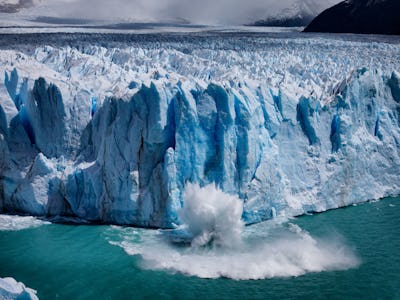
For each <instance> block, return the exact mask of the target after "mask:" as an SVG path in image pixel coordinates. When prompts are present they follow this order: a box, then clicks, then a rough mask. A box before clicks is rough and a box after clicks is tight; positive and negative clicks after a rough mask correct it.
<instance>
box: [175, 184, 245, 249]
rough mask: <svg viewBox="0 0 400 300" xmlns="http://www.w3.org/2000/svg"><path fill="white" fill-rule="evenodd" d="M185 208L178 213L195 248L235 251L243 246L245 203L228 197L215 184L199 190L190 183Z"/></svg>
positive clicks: (230, 196) (186, 193) (186, 192)
mask: <svg viewBox="0 0 400 300" xmlns="http://www.w3.org/2000/svg"><path fill="white" fill-rule="evenodd" d="M183 199H184V204H183V208H182V209H181V210H180V211H179V217H180V219H181V222H182V223H183V227H184V228H185V229H186V230H187V231H188V232H189V233H190V234H191V235H192V236H193V240H192V243H191V244H192V246H204V245H207V244H209V243H211V242H212V243H213V244H214V245H219V246H224V247H232V246H234V245H237V244H238V243H239V242H240V238H241V233H242V231H243V228H244V223H243V221H242V220H241V216H242V213H243V202H242V201H241V200H240V199H239V198H238V197H236V196H233V195H229V194H226V193H224V192H222V191H221V190H220V189H218V188H217V187H216V186H215V184H210V185H207V186H204V187H200V186H199V185H198V184H192V183H188V184H187V185H186V187H185V190H184V191H183Z"/></svg>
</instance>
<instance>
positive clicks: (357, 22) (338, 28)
mask: <svg viewBox="0 0 400 300" xmlns="http://www.w3.org/2000/svg"><path fill="white" fill-rule="evenodd" d="M304 31H305V32H335V33H364V34H391V35H400V1H399V0H348V1H343V2H341V3H339V4H337V5H335V6H333V7H331V8H328V9H327V10H325V11H323V12H322V13H321V14H319V15H318V16H317V17H316V18H315V19H314V20H313V21H312V22H311V23H310V25H308V26H307V27H306V28H305V30H304Z"/></svg>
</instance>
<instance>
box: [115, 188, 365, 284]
mask: <svg viewBox="0 0 400 300" xmlns="http://www.w3.org/2000/svg"><path fill="white" fill-rule="evenodd" d="M184 199H185V205H184V208H183V209H182V211H181V212H180V213H179V216H180V218H181V220H182V222H183V223H184V225H183V228H184V229H186V230H187V232H189V235H190V236H191V237H192V240H191V246H184V247H182V245H179V244H178V245H177V244H176V243H173V242H171V239H169V238H166V237H170V235H169V234H166V233H170V232H168V231H167V232H166V231H162V230H158V231H154V230H145V229H134V228H118V227H113V228H111V229H110V233H109V235H108V237H107V238H108V240H109V242H110V243H111V244H113V245H117V246H120V247H122V248H123V249H124V250H125V252H126V253H127V254H129V255H135V256H139V257H140V266H141V267H142V268H144V269H150V270H165V271H169V272H172V273H182V274H186V275H189V276H197V277H200V278H220V277H224V278H231V279H235V280H248V279H265V278H273V277H290V276H300V275H303V274H306V273H310V272H322V271H330V270H345V269H349V268H353V267H356V266H358V265H359V263H360V261H359V259H358V258H357V256H356V255H355V253H354V251H353V250H352V249H351V247H349V246H347V245H346V243H345V241H344V240H343V238H341V237H340V236H339V235H337V234H335V233H331V234H329V235H325V236H324V237H323V238H314V237H313V236H312V235H311V234H310V233H308V232H307V231H305V230H303V229H302V228H300V227H299V226H298V225H296V224H294V223H293V222H291V221H290V220H283V219H279V218H278V219H275V220H272V221H268V222H264V223H260V224H257V225H253V226H249V227H244V225H243V222H242V221H241V219H240V216H241V213H242V203H241V201H240V200H239V199H238V198H237V197H235V196H231V195H227V194H224V193H223V192H222V191H220V190H219V189H218V188H216V187H215V186H214V185H211V186H206V187H203V188H201V187H199V186H198V185H191V184H189V185H188V186H187V187H186V188H185V191H184ZM181 229H182V228H181ZM177 232H178V233H177V234H179V231H177Z"/></svg>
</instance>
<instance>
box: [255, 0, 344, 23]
mask: <svg viewBox="0 0 400 300" xmlns="http://www.w3.org/2000/svg"><path fill="white" fill-rule="evenodd" d="M335 3H337V1H336V0H328V1H323V2H322V3H321V1H318V0H298V1H295V2H294V3H293V4H292V5H291V6H289V7H287V8H285V9H283V10H282V11H281V12H279V13H277V14H275V15H273V16H270V17H267V18H266V19H263V20H258V21H256V22H254V23H253V24H251V25H254V26H278V27H301V26H307V25H308V24H310V22H311V21H312V20H313V19H314V18H315V17H316V16H317V15H318V14H319V13H320V12H321V11H323V10H324V9H325V8H327V7H329V6H330V5H333V4H335Z"/></svg>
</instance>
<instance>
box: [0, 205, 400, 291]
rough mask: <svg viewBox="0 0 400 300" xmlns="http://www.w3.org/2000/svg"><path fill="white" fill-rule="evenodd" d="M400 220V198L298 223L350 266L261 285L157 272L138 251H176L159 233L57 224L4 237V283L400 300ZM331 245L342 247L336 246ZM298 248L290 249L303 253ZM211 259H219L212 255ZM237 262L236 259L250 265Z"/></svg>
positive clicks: (0, 263) (0, 264) (0, 243)
mask: <svg viewBox="0 0 400 300" xmlns="http://www.w3.org/2000/svg"><path fill="white" fill-rule="evenodd" d="M399 216H400V198H390V199H384V200H382V201H379V202H374V203H366V204H363V205H359V206H353V207H348V208H345V209H338V210H334V211H329V212H326V213H322V214H318V215H313V216H304V217H300V218H296V219H294V220H291V221H290V222H289V224H291V225H290V226H289V227H290V228H292V227H293V226H295V228H301V229H302V230H303V231H304V232H306V233H307V234H308V235H309V236H312V237H313V238H315V239H317V240H321V241H325V244H326V245H327V246H326V245H325V246H326V247H331V246H332V247H333V248H331V250H332V251H333V252H334V253H335V251H338V252H337V253H338V254H337V255H338V257H340V256H344V257H345V258H346V257H347V258H349V257H348V256H350V258H349V260H344V265H342V266H341V267H338V268H336V267H337V266H336V265H335V264H334V267H333V268H332V269H331V268H330V267H327V268H326V269H327V270H326V271H322V272H307V273H306V274H304V275H302V276H297V277H293V276H289V277H274V276H267V277H272V278H268V279H262V280H232V279H229V278H218V279H202V278H199V277H197V276H188V275H184V274H181V273H180V272H179V270H180V268H179V267H177V268H175V269H174V268H173V267H172V268H171V265H173V263H172V264H171V265H169V266H167V267H165V266H164V264H163V261H158V263H159V264H158V265H157V264H152V263H151V259H152V257H150V260H149V261H146V259H144V256H146V251H147V250H146V249H147V248H144V249H142V248H140V247H139V248H140V249H136V248H135V245H139V246H140V245H146V244H148V246H149V247H150V246H151V247H153V249H155V251H156V252H157V251H158V253H159V254H160V256H161V257H162V256H163V254H164V253H163V251H165V250H166V249H169V248H166V246H165V245H163V244H162V243H163V242H162V239H159V237H157V236H158V235H159V234H157V233H156V232H155V231H149V230H138V229H131V228H118V227H113V226H76V225H56V224H50V225H43V226H40V227H37V228H31V229H25V230H20V231H0V277H8V276H10V277H14V278H16V279H17V280H18V281H22V282H24V283H25V285H26V286H28V287H30V288H33V289H36V290H37V291H38V296H39V298H40V299H204V298H206V299H311V298H312V299H400V252H399V251H400V235H399V233H400V222H399ZM262 226H264V225H262ZM265 226H267V227H268V225H265ZM279 226H283V228H287V227H288V226H287V224H283V225H274V226H272V227H271V226H269V227H268V228H269V230H270V231H271V232H269V233H266V234H265V235H266V236H268V235H271V234H272V235H274V234H273V232H276V233H278V234H275V235H279V234H280V232H281V231H282V230H283V229H280V227H279ZM267 227H260V228H261V231H263V232H264V233H265V230H266V229H265V228H267ZM254 228H256V229H254ZM271 228H272V229H271ZM249 230H250V231H251V230H259V229H257V227H253V229H251V227H250V229H249ZM285 230H286V229H285ZM285 230H283V231H282V232H285ZM284 234H286V233H284ZM332 239H334V240H336V241H335V242H332V243H330V242H329V241H330V240H332ZM148 240H151V241H152V242H150V243H149V242H148ZM288 240H290V238H288ZM165 243H167V242H165ZM296 243H297V242H294V244H293V243H283V245H287V246H288V247H292V246H293V245H294V246H296V245H300V246H301V245H303V244H301V243H300V244H296ZM318 245H319V244H318ZM321 245H322V244H321ZM129 246H131V248H129ZM132 247H133V248H132ZM171 247H172V246H171ZM173 247H178V248H179V247H180V248H185V247H182V246H173ZM318 247H320V246H318ZM321 247H322V246H321ZM342 248H344V249H346V251H344V252H343V253H344V254H343V253H342V252H340V251H341V249H342ZM277 249H280V248H277ZM281 249H282V251H283V252H285V251H286V250H287V249H285V248H281ZM305 249H306V250H307V249H308V248H307V247H306V248H305ZM135 251H137V252H140V251H142V252H141V255H134V254H135V253H136V252H135ZM177 251H178V252H176V253H179V251H187V250H177ZM349 251H350V252H351V253H350V254H349ZM328 252H329V251H328ZM127 253H129V254H130V255H128V254H127ZM174 253H175V252H174ZM176 253H175V254H176ZM207 253H208V254H207V255H211V256H213V255H215V253H214V252H212V250H209V252H207ZM210 253H211V254H210ZM346 253H347V254H346ZM175 254H174V255H175ZM303 254H304V253H303ZM325 254H326V252H322V255H325ZM168 255H171V253H169V252H166V253H165V258H166V259H169V258H168ZM202 255H203V256H204V255H205V253H204V252H201V253H200V254H199V255H198V256H193V264H194V265H195V263H196V262H198V259H200V261H201V259H202ZM235 255H236V256H235ZM235 255H234V256H232V257H238V259H243V256H240V255H239V254H237V253H236V254H235ZM257 255H259V253H258V254H257ZM327 255H328V254H327ZM346 255H347V256H346ZM353 256H354V257H356V258H357V263H355V264H352V262H353V263H354V261H353V260H352V257H353ZM232 257H231V258H232ZM276 257H279V256H272V259H276ZM153 258H154V257H153ZM258 259H259V258H258ZM266 259H271V257H270V256H268V255H267V256H266ZM331 259H332V258H329V260H331ZM219 262H221V264H222V263H224V262H223V261H222V260H221V261H220V260H219V259H217V260H211V263H213V264H216V266H215V267H216V268H217V269H218V267H219V266H217V264H218V263H219ZM279 262H280V260H279V259H278V260H277V263H278V266H277V270H281V271H282V268H285V266H283V267H282V266H281V265H279ZM205 263H206V265H207V264H209V263H210V260H209V259H208V260H205ZM238 263H239V269H240V270H242V269H241V267H243V268H244V269H245V271H244V272H247V273H244V274H246V275H248V272H251V271H252V269H251V268H250V269H248V268H247V269H246V268H245V264H246V261H243V262H238ZM346 263H348V264H349V265H348V266H346ZM241 264H242V265H241ZM163 266H164V267H163ZM335 266H336V267H335ZM186 267H187V266H186ZM165 269H167V270H165ZM188 269H189V270H190V266H189V268H188ZM196 272H197V270H194V271H193V272H192V274H194V273H196ZM189 273H190V272H189ZM289 273H290V272H289ZM225 277H229V276H225Z"/></svg>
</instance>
